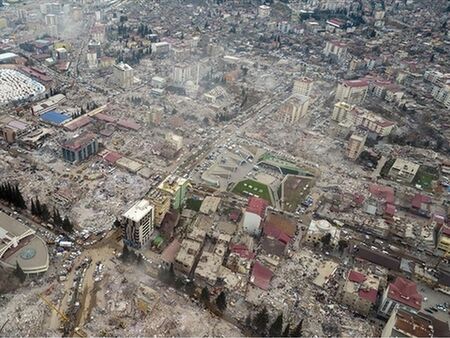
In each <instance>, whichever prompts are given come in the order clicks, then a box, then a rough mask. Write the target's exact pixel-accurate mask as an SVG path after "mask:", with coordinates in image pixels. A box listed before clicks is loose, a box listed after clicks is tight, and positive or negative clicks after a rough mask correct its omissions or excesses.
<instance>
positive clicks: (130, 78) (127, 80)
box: [113, 62, 134, 88]
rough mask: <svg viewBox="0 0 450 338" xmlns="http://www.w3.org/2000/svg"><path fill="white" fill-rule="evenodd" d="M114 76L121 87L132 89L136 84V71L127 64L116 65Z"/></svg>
mask: <svg viewBox="0 0 450 338" xmlns="http://www.w3.org/2000/svg"><path fill="white" fill-rule="evenodd" d="M113 74H114V78H115V80H116V82H117V84H118V86H119V87H122V88H130V87H131V86H132V85H133V83H134V70H133V68H131V67H130V66H129V65H127V64H126V63H122V62H121V63H119V64H116V65H114V72H113Z"/></svg>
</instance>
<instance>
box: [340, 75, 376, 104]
mask: <svg viewBox="0 0 450 338" xmlns="http://www.w3.org/2000/svg"><path fill="white" fill-rule="evenodd" d="M368 89H369V82H368V81H367V80H366V79H359V80H348V81H342V82H341V83H339V84H338V86H337V89H336V101H344V102H347V103H361V102H363V101H364V100H365V98H366V95H367V91H368Z"/></svg>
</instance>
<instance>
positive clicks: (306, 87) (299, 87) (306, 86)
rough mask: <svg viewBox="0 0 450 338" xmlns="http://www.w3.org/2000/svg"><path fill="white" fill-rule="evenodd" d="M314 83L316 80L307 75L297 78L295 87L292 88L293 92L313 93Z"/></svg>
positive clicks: (307, 94) (298, 93) (296, 93)
mask: <svg viewBox="0 0 450 338" xmlns="http://www.w3.org/2000/svg"><path fill="white" fill-rule="evenodd" d="M313 84H314V81H313V80H311V79H309V78H307V77H302V78H299V79H296V80H294V87H293V88H292V94H294V95H303V96H309V95H310V94H311V90H312V87H313Z"/></svg>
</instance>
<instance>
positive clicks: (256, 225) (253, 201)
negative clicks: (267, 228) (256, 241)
mask: <svg viewBox="0 0 450 338" xmlns="http://www.w3.org/2000/svg"><path fill="white" fill-rule="evenodd" d="M267 207H268V203H267V201H266V200H264V199H262V198H258V197H250V198H249V200H248V205H247V209H246V210H245V212H244V220H243V228H244V231H245V232H247V233H248V234H250V235H254V236H257V235H259V234H260V232H261V221H262V219H263V218H264V216H265V214H266V208H267Z"/></svg>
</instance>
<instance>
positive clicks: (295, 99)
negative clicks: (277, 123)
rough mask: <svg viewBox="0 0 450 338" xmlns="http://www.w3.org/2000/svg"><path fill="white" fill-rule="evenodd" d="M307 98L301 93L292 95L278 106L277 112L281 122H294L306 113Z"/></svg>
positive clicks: (307, 106)
mask: <svg viewBox="0 0 450 338" xmlns="http://www.w3.org/2000/svg"><path fill="white" fill-rule="evenodd" d="M308 108H309V98H308V97H306V96H303V95H293V96H291V97H290V98H288V99H287V100H286V101H285V102H284V103H283V104H282V105H281V107H280V109H279V113H280V115H281V118H282V120H283V122H285V123H295V122H298V121H299V120H300V119H302V118H304V117H305V116H306V115H307V113H308Z"/></svg>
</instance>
